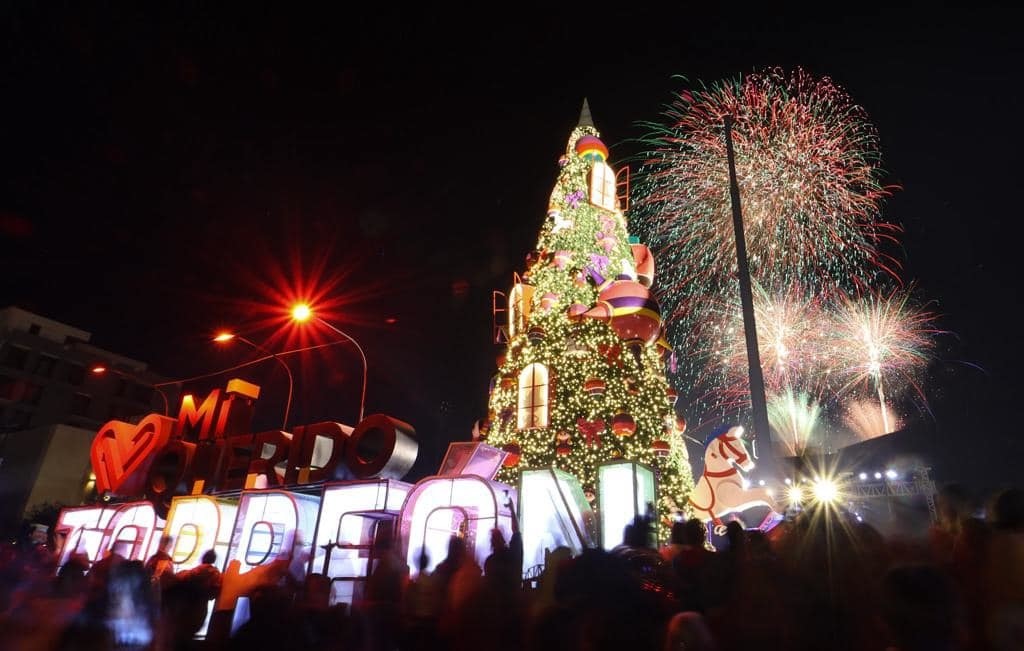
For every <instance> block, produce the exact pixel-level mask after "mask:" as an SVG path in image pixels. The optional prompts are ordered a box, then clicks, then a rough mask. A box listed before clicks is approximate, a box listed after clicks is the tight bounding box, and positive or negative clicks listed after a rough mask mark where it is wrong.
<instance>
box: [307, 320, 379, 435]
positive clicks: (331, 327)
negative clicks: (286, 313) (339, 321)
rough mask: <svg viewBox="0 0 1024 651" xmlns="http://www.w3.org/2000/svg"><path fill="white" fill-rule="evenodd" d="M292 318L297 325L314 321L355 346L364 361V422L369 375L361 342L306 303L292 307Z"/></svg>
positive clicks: (361, 399) (361, 416)
mask: <svg viewBox="0 0 1024 651" xmlns="http://www.w3.org/2000/svg"><path fill="white" fill-rule="evenodd" d="M291 316H292V320H293V321H295V322H297V323H306V322H307V321H311V320H312V321H316V322H317V323H319V324H320V325H322V326H324V327H325V328H327V329H328V330H331V331H333V332H335V333H336V334H339V335H341V336H342V337H344V338H345V339H347V340H348V341H350V342H352V345H353V346H355V347H356V350H358V351H359V357H360V359H362V361H363V392H362V394H361V395H360V397H359V422H362V420H363V411H364V410H365V407H366V377H367V374H368V371H367V364H366V353H365V352H363V347H362V346H360V345H359V342H358V341H356V340H355V339H353V338H352V337H351V335H349V334H348V333H347V332H344V331H342V330H341V329H340V328H338V327H337V326H335V325H333V324H331V323H328V322H327V321H324V320H323V319H322V318H320V317H319V316H317V315H316V314H314V313H313V310H312V308H310V306H309V305H307V304H305V303H298V304H296V305H294V306H292V310H291Z"/></svg>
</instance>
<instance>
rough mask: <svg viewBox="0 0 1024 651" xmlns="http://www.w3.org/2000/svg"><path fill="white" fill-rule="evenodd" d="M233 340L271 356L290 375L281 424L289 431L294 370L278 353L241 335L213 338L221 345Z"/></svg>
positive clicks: (232, 334) (222, 334) (223, 335)
mask: <svg viewBox="0 0 1024 651" xmlns="http://www.w3.org/2000/svg"><path fill="white" fill-rule="evenodd" d="M232 340H237V341H240V342H242V343H243V344H246V345H247V346H250V347H251V348H253V349H254V350H256V351H258V352H261V353H263V354H264V355H269V356H270V357H271V358H272V359H273V360H274V361H276V362H277V363H278V364H280V365H281V368H283V369H284V372H285V373H286V374H287V375H288V401H287V402H285V405H284V422H283V423H282V424H281V429H282V430H285V431H287V430H288V414H289V413H290V412H291V410H292V391H293V389H294V388H295V380H294V378H293V377H292V369H291V368H290V367H289V366H288V365H287V364H285V363H284V360H283V359H281V358H280V357H278V355H277V353H274V352H272V351H269V350H267V349H266V348H264V347H263V346H260V345H259V344H257V343H256V342H254V341H251V340H249V339H246V338H245V337H243V336H241V335H236V334H234V333H231V332H222V333H220V334H218V335H217V336H216V337H214V338H213V341H215V342H216V343H219V344H222V343H227V342H229V341H232Z"/></svg>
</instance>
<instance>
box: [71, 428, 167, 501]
mask: <svg viewBox="0 0 1024 651" xmlns="http://www.w3.org/2000/svg"><path fill="white" fill-rule="evenodd" d="M173 429H174V421H173V420H171V419H170V418H167V417H166V416H160V415H158V414H150V415H149V416H146V417H145V418H144V419H142V421H141V422H140V423H139V424H138V425H132V424H131V423H122V422H121V421H118V420H113V421H110V422H109V423H107V424H106V425H104V426H103V428H102V429H101V430H100V431H99V434H97V435H96V438H95V439H93V442H92V450H91V451H90V454H89V456H90V459H91V461H92V467H93V471H94V472H95V473H96V492H97V493H100V494H102V493H107V492H111V491H117V492H121V493H124V494H128V495H131V494H139V493H141V492H142V488H143V485H144V482H145V477H146V472H147V471H148V469H149V464H150V463H151V462H152V460H153V455H154V454H155V453H156V451H157V450H159V449H160V448H162V447H163V446H164V444H166V443H167V441H168V439H170V437H171V432H172V430H173Z"/></svg>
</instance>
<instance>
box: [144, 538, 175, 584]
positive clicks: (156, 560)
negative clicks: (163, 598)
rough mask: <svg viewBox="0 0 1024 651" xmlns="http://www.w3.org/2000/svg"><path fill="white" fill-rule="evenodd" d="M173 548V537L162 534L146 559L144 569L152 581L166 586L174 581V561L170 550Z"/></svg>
mask: <svg viewBox="0 0 1024 651" xmlns="http://www.w3.org/2000/svg"><path fill="white" fill-rule="evenodd" d="M173 548H174V538H173V537H171V536H169V535H167V534H164V535H163V536H161V537H160V546H159V547H158V548H157V550H156V552H154V553H153V555H152V556H150V557H149V558H148V559H147V560H146V571H147V572H149V576H150V577H151V578H152V580H153V582H154V583H157V584H159V585H160V586H161V587H163V588H166V587H167V586H168V585H170V584H171V583H172V582H173V581H174V561H173V560H172V559H171V550H172V549H173Z"/></svg>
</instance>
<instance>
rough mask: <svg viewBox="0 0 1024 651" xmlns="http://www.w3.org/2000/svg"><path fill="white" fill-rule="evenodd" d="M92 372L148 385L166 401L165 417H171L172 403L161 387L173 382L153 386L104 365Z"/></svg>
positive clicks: (93, 368)
mask: <svg viewBox="0 0 1024 651" xmlns="http://www.w3.org/2000/svg"><path fill="white" fill-rule="evenodd" d="M90 370H91V371H92V373H93V375H103V374H105V373H108V372H109V373H113V374H114V375H118V376H120V377H123V378H127V379H129V380H132V381H134V382H138V383H139V384H144V385H146V386H148V387H150V388H152V389H155V390H156V392H157V393H159V394H160V397H161V398H162V399H163V401H164V416H167V415H169V412H170V403H169V402H168V401H167V394H166V393H164V391H163V389H161V388H160V387H161V386H163V385H166V384H173V382H159V383H157V384H153V383H152V382H146V381H145V380H143V379H141V378H139V377H137V376H135V375H132V374H131V373H125V372H124V371H119V370H117V369H116V368H110V367H108V366H104V365H102V364H97V365H95V366H93V367H92V368H91V369H90Z"/></svg>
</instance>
